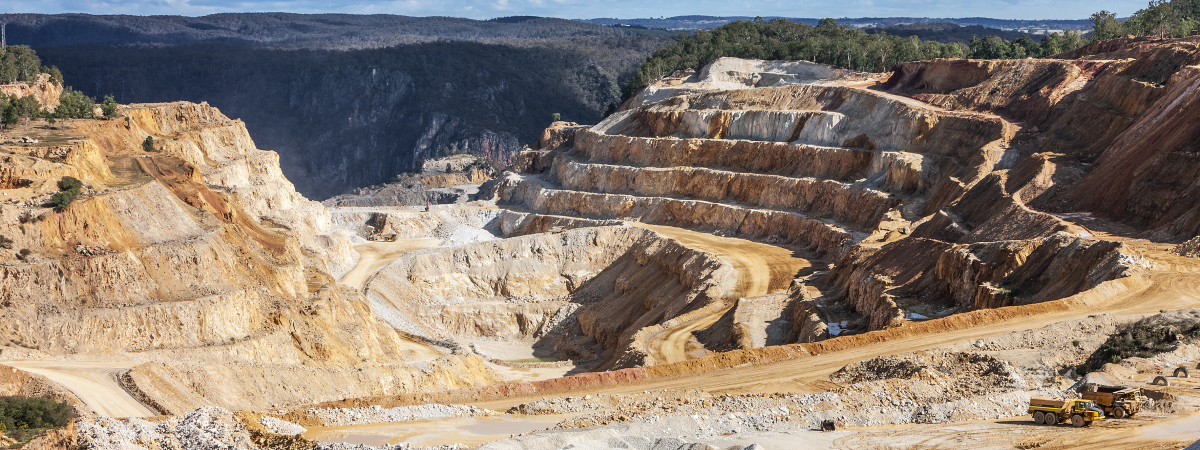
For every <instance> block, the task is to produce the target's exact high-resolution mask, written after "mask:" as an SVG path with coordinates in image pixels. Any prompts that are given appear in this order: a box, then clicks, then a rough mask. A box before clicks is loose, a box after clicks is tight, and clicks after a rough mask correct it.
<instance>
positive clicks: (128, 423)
mask: <svg viewBox="0 0 1200 450" xmlns="http://www.w3.org/2000/svg"><path fill="white" fill-rule="evenodd" d="M76 424H77V426H78V427H79V438H80V443H81V445H80V447H82V448H85V449H117V450H143V449H144V450H160V449H161V450H234V449H255V448H257V447H256V446H255V445H254V443H253V442H252V441H251V440H250V434H249V433H248V432H247V431H246V428H245V426H243V425H242V424H241V423H240V422H238V421H237V419H235V418H234V416H233V413H231V412H229V411H228V410H226V409H224V408H220V407H215V406H206V407H201V408H197V409H196V410H195V411H192V412H191V413H190V414H188V415H186V416H176V417H172V418H170V419H167V420H165V421H163V422H160V423H158V424H154V423H151V422H148V421H145V420H142V419H137V418H129V419H113V418H108V417H100V416H97V417H95V418H81V419H79V420H78V421H77V422H76Z"/></svg>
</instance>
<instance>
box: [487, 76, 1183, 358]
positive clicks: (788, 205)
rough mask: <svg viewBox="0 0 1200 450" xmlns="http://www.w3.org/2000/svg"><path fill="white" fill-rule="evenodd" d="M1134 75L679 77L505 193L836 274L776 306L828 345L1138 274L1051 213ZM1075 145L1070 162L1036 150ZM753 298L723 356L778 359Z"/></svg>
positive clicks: (717, 340)
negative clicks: (752, 248)
mask: <svg viewBox="0 0 1200 450" xmlns="http://www.w3.org/2000/svg"><path fill="white" fill-rule="evenodd" d="M1118 66H1119V67H1120V70H1125V71H1129V70H1133V69H1132V67H1134V66H1136V64H1132V63H1126V62H1122V63H1119V64H1118V63H1114V62H1112V61H1061V60H1029V61H1023V62H1022V61H1010V62H989V61H971V62H968V63H959V62H955V61H948V60H946V61H943V60H937V61H932V62H922V63H910V64H908V65H906V66H904V68H903V69H902V70H898V71H897V72H896V73H895V74H893V75H892V76H891V78H890V79H889V80H887V81H886V82H885V83H882V84H879V85H876V86H874V87H870V88H864V87H852V86H844V85H837V84H838V83H837V82H835V81H828V80H827V81H825V82H823V83H805V82H804V81H799V82H798V84H792V85H783V86H772V87H753V86H749V85H747V86H746V87H744V88H743V87H737V83H726V84H720V85H719V84H717V83H715V82H713V81H712V80H708V81H705V83H709V84H704V83H698V84H696V85H691V84H689V83H690V82H689V81H684V82H683V83H682V84H678V81H679V80H676V81H673V82H672V83H676V84H670V85H669V86H668V85H666V84H664V85H663V86H660V87H659V88H662V89H665V91H664V92H668V91H669V92H671V93H673V94H664V95H658V94H655V95H654V96H641V97H637V98H640V99H641V100H639V101H634V102H630V103H627V104H626V105H624V106H623V110H622V111H620V112H618V113H615V114H613V115H612V116H610V117H609V118H608V119H606V120H605V121H604V122H602V123H600V124H598V125H596V126H593V127H586V128H577V127H572V126H566V125H557V126H553V127H551V128H550V129H548V130H547V133H546V134H547V136H550V137H551V139H550V141H552V142H553V143H552V144H549V145H545V146H542V147H541V148H540V149H537V150H531V151H526V152H523V153H521V154H519V155H518V156H517V158H516V159H515V161H517V164H515V165H514V168H515V169H517V170H519V171H520V172H521V173H509V174H505V175H502V176H501V177H500V178H499V179H498V181H497V183H496V185H495V187H494V194H495V196H496V198H497V199H498V201H499V202H500V203H501V204H507V205H519V206H520V207H522V208H525V209H527V210H529V211H531V212H535V213H546V214H555V215H564V216H575V217H580V218H587V219H611V220H636V221H642V222H645V223H650V224H657V225H667V226H674V227H681V228H687V229H693V230H698V231H705V232H712V233H715V234H718V235H733V236H738V237H744V238H749V239H753V240H759V241H764V242H768V243H775V244H779V245H785V246H788V247H790V248H795V249H798V250H800V251H802V252H804V253H805V254H806V255H809V256H810V257H811V258H815V259H818V260H823V261H827V262H830V263H835V264H834V267H836V269H835V270H834V271H833V272H832V273H829V274H827V275H824V276H821V277H816V278H811V279H806V280H802V281H798V282H799V283H801V285H802V286H801V287H805V286H807V287H809V288H813V289H816V290H817V292H820V294H821V295H820V301H817V298H813V297H808V298H801V297H800V296H799V294H798V293H800V292H807V289H803V288H802V289H794V290H793V292H792V295H791V299H790V300H789V301H787V302H774V303H771V304H772V305H774V306H772V307H771V309H772V311H773V312H770V313H767V314H776V315H778V316H779V318H781V319H787V318H788V317H790V318H791V319H792V320H793V321H795V323H793V324H792V327H791V329H790V330H788V331H787V333H788V334H790V335H789V336H788V337H787V339H790V340H791V341H792V342H795V341H804V342H811V341H818V340H822V339H825V338H827V337H828V336H829V335H830V332H829V326H828V325H827V322H829V321H830V320H831V319H832V318H833V317H835V316H837V317H842V319H839V320H845V322H844V323H841V324H840V325H839V327H840V328H842V329H841V332H843V333H847V332H848V333H862V332H868V331H873V330H884V329H889V328H894V327H901V326H907V325H908V324H910V323H912V320H914V319H911V318H910V317H917V318H918V319H915V320H926V319H928V318H931V317H934V318H936V317H942V316H944V315H947V314H956V313H963V312H966V311H971V310H975V309H986V308H997V307H1003V306H1008V305H1021V304H1030V303H1039V302H1046V301H1050V300H1055V299H1061V298H1064V297H1068V296H1071V295H1074V294H1077V293H1080V292H1084V291H1086V290H1089V289H1092V288H1094V287H1095V286H1097V285H1099V284H1100V283H1103V282H1105V281H1107V280H1112V279H1115V278H1120V277H1123V276H1127V275H1129V274H1130V273H1131V272H1130V270H1131V269H1132V268H1133V267H1134V265H1135V264H1132V263H1131V261H1134V260H1136V258H1135V257H1134V256H1131V255H1127V254H1125V253H1123V252H1124V251H1125V250H1124V248H1123V247H1122V246H1121V245H1119V244H1116V243H1114V242H1105V241H1100V240H1096V239H1093V238H1091V235H1090V234H1089V233H1088V232H1087V231H1086V230H1085V229H1084V228H1083V227H1080V226H1078V225H1075V224H1073V223H1071V222H1069V221H1067V220H1064V219H1062V218H1059V217H1057V216H1055V215H1052V214H1049V213H1047V212H1044V211H1043V210H1040V209H1038V208H1040V207H1043V206H1044V205H1045V204H1046V203H1047V202H1048V201H1049V199H1053V198H1054V197H1055V196H1062V195H1066V194H1067V193H1068V189H1067V187H1069V186H1070V185H1071V183H1073V182H1075V181H1078V180H1080V179H1082V178H1083V177H1084V174H1085V173H1086V171H1087V170H1089V167H1088V166H1087V165H1086V164H1084V163H1083V162H1082V160H1080V159H1079V158H1080V157H1079V156H1078V155H1077V153H1078V152H1080V151H1082V150H1080V149H1084V148H1094V147H1095V145H1093V144H1095V143H1096V142H1101V141H1103V140H1104V139H1112V137H1108V138H1106V137H1104V136H1089V137H1088V139H1091V140H1092V141H1094V142H1092V143H1088V142H1084V140H1082V138H1081V137H1079V136H1074V135H1069V134H1067V132H1066V131H1065V129H1066V128H1067V127H1068V126H1069V121H1068V120H1067V119H1066V118H1065V117H1066V114H1068V113H1070V112H1072V111H1075V112H1081V111H1084V109H1086V107H1085V106H1084V103H1085V102H1082V101H1081V100H1080V99H1079V95H1082V94H1079V92H1082V91H1081V89H1082V90H1085V91H1086V90H1091V89H1096V90H1099V89H1102V88H1103V87H1104V86H1110V87H1111V86H1116V84H1114V83H1117V84H1119V83H1120V81H1119V80H1118V79H1116V78H1113V77H1112V76H1109V75H1105V74H1107V73H1109V72H1110V71H1114V70H1118V69H1117V67H1118ZM1030 70H1032V71H1033V72H1034V73H1036V74H1038V76H1031V75H1026V74H1023V73H1022V72H1021V71H1030ZM1185 72H1186V71H1185ZM750 78H753V77H750ZM750 78H747V79H750ZM800 78H804V77H800ZM798 79H799V78H798ZM783 84H787V83H783ZM989 90H990V91H997V90H999V91H1003V92H1006V93H1009V94H1011V95H1010V97H1005V98H1003V99H989V98H985V96H984V94H986V93H987V92H990V91H989ZM1104 95H1107V96H1104V97H1101V99H1100V101H1101V102H1118V101H1120V100H1119V99H1117V98H1115V97H1113V96H1112V95H1111V94H1104ZM1132 95H1133V97H1134V99H1128V101H1127V102H1126V103H1125V104H1122V105H1121V106H1120V107H1116V106H1114V108H1116V109H1118V110H1121V111H1125V112H1128V113H1131V114H1139V113H1140V112H1142V111H1148V109H1147V107H1145V106H1137V105H1136V104H1137V103H1139V102H1147V101H1150V102H1152V101H1154V100H1155V99H1156V98H1157V97H1156V94H1153V93H1152V92H1151V91H1147V90H1134V91H1133V94H1132ZM1003 102H1007V103H1003ZM1114 105H1115V103H1114ZM1026 121H1034V122H1037V123H1041V124H1043V125H1041V126H1044V127H1045V128H1043V129H1041V130H1038V129H1033V128H1032V127H1030V126H1029V125H1028V124H1018V122H1026ZM1114 123H1115V122H1114ZM1047 130H1048V131H1047ZM572 132H573V136H569V137H568V136H567V135H569V134H571V133H572ZM1072 136H1074V137H1072ZM1068 140H1069V141H1071V143H1070V146H1069V147H1067V152H1068V153H1067V154H1063V155H1056V154H1052V153H1049V152H1045V151H1037V150H1036V149H1037V148H1048V147H1050V146H1052V145H1058V144H1056V143H1060V144H1061V143H1062V142H1063V141H1068ZM1063 145H1066V144H1063ZM1039 146H1042V147H1039ZM1070 152H1076V154H1071V153H1070ZM1072 158H1074V159H1072ZM1031 205H1035V206H1031ZM751 303H753V302H748V303H745V305H746V308H743V309H746V313H745V314H740V315H739V313H738V312H737V311H738V309H737V306H736V305H741V304H742V302H741V301H738V302H736V303H730V305H731V306H730V308H732V309H730V312H728V313H727V314H726V316H727V317H726V318H725V319H722V320H723V321H726V319H728V320H727V321H729V322H730V323H729V324H724V322H720V323H718V324H716V325H713V327H710V328H709V329H708V330H706V331H704V333H707V334H706V335H709V336H710V337H712V339H708V340H704V342H705V343H706V345H710V346H713V345H717V346H720V345H732V346H733V347H743V346H745V345H751V346H761V345H766V344H765V342H766V340H765V339H763V338H762V336H759V335H758V333H760V332H764V331H763V330H760V329H759V328H761V324H759V325H755V326H754V327H748V326H747V323H748V322H747V321H751V320H753V321H760V322H761V320H759V319H761V317H758V315H759V313H757V312H756V313H754V314H751V313H750V310H751V309H754V308H751V307H750V305H751ZM777 303H778V304H777ZM781 305H782V306H781ZM835 310H837V311H844V310H848V311H849V312H850V316H848V317H846V316H845V315H844V313H842V312H836V311H835ZM751 316H754V318H751ZM662 323H667V322H660V323H659V324H658V325H655V326H656V327H661V326H663V325H662ZM764 323H766V322H764ZM718 329H723V330H724V331H719V330H718ZM718 334H725V335H728V337H727V338H724V337H719V336H717V335H718ZM760 341H761V342H762V343H758V342H760ZM722 342H727V343H728V344H722ZM712 349H713V348H710V350H712Z"/></svg>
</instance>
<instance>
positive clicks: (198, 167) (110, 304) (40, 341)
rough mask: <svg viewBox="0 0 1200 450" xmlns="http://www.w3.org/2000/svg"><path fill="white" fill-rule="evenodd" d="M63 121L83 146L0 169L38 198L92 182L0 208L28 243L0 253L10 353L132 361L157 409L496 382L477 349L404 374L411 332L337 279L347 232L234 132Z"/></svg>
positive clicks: (149, 109) (193, 113)
mask: <svg viewBox="0 0 1200 450" xmlns="http://www.w3.org/2000/svg"><path fill="white" fill-rule="evenodd" d="M69 126H70V127H73V128H71V129H70V130H68V131H65V132H66V133H68V134H69V135H70V136H72V139H74V140H73V141H71V142H69V143H68V144H66V145H57V144H56V145H54V146H52V147H47V148H39V147H38V146H37V145H34V146H30V147H21V148H22V149H28V150H25V151H23V152H19V153H18V154H16V155H13V156H11V157H10V158H8V159H6V160H5V161H4V162H3V164H2V166H3V167H4V170H0V173H4V174H7V176H8V179H9V180H25V181H21V182H12V183H9V184H10V186H9V187H8V189H10V191H8V192H12V193H14V194H20V195H31V196H34V197H35V198H36V196H38V195H41V196H43V198H44V197H45V196H48V194H50V193H53V192H57V190H58V188H57V186H56V183H57V182H58V181H59V178H60V177H62V176H75V177H76V178H79V179H80V180H82V181H83V182H84V187H83V189H82V195H80V196H79V197H78V198H77V199H76V200H75V201H74V202H73V203H72V204H71V205H70V206H69V207H67V208H65V210H64V211H61V212H58V211H54V210H52V209H48V208H44V207H38V206H31V205H36V204H39V203H38V202H36V201H35V202H29V203H26V204H17V205H13V206H7V205H6V206H5V207H4V208H3V209H2V210H0V216H2V217H3V219H4V220H3V221H0V234H3V235H4V236H6V237H8V238H10V239H12V241H13V242H12V246H13V247H14V248H16V249H27V250H28V252H27V253H26V254H18V253H17V252H16V251H15V250H14V251H13V252H7V251H6V252H3V253H2V254H0V272H2V273H3V280H4V281H2V282H0V298H2V299H4V301H3V309H4V311H3V314H0V332H2V333H4V335H3V336H4V338H3V339H4V342H5V343H6V344H7V345H8V346H10V347H14V348H15V347H21V348H22V349H21V350H20V352H24V353H28V354H32V355H38V357H45V358H55V357H73V358H83V359H87V358H92V357H96V358H102V359H103V358H107V357H109V356H106V355H119V357H120V358H122V359H124V360H132V361H135V362H136V363H137V366H136V367H134V368H133V369H132V370H131V371H130V372H128V373H126V374H124V375H123V377H122V380H123V382H125V383H126V386H127V389H128V390H129V391H131V392H139V393H140V394H139V395H141V396H142V400H143V401H144V402H145V403H147V404H149V405H151V406H153V407H155V408H157V409H159V410H160V412H184V411H190V410H191V409H192V408H195V407H196V406H198V405H218V406H225V407H231V408H252V409H264V408H269V407H272V406H279V405H285V404H292V403H311V402H317V401H326V400H331V399H336V398H344V397H346V396H355V395H380V394H384V393H388V394H394V393H399V392H410V391H411V392H415V391H419V390H422V389H425V388H432V389H444V388H452V387H456V386H457V387H465V386H471V385H474V384H476V383H489V382H492V381H494V380H495V379H494V374H492V373H491V372H489V371H487V370H486V369H485V368H483V367H482V365H481V363H482V362H481V360H479V359H478V358H477V357H474V356H455V357H452V358H448V359H442V360H437V361H433V362H428V363H422V364H408V359H409V358H410V356H409V355H408V354H407V353H406V352H405V351H404V348H406V347H405V344H406V342H405V338H404V336H403V335H402V334H400V333H398V332H397V331H396V330H395V329H393V328H392V327H391V326H389V325H388V324H387V323H386V322H383V321H382V320H380V319H379V318H378V317H377V316H375V315H374V314H373V313H372V311H371V308H370V305H369V303H368V301H367V300H366V299H365V298H364V297H363V296H362V295H361V293H359V292H357V291H355V290H353V289H349V288H345V287H339V286H338V285H337V283H336V281H335V276H337V275H338V274H339V273H342V272H344V271H345V270H348V268H349V267H352V266H353V264H354V253H353V251H352V250H351V248H350V245H351V239H350V236H349V235H348V234H346V233H344V232H338V231H331V229H330V225H331V219H330V215H329V213H328V212H327V211H326V210H325V208H323V207H322V206H321V205H320V204H318V203H316V202H312V201H309V200H307V199H305V198H304V197H303V196H300V195H299V194H298V193H296V191H295V189H293V187H292V185H291V183H289V182H288V181H287V179H285V178H284V177H283V175H282V172H280V170H279V166H278V156H277V155H276V154H275V153H274V152H270V151H265V150H259V149H256V148H255V146H254V143H253V141H252V140H251V139H250V137H249V136H248V135H247V134H246V131H245V127H244V126H243V125H242V123H241V122H239V121H236V120H230V119H228V118H227V117H225V116H224V115H222V114H221V113H220V112H219V111H217V110H216V109H214V108H211V107H209V106H208V105H205V104H191V103H182V102H180V103H170V104H156V105H132V106H125V107H121V109H120V112H119V115H118V117H117V118H115V119H111V120H105V121H74V122H72V123H71V124H69ZM147 136H152V137H153V138H154V142H155V143H156V151H154V152H144V151H143V150H142V145H141V144H142V142H143V141H144V140H145V138H146V137H147ZM18 256H19V257H18ZM347 266H349V267H347ZM360 373H363V374H364V375H359V374H360Z"/></svg>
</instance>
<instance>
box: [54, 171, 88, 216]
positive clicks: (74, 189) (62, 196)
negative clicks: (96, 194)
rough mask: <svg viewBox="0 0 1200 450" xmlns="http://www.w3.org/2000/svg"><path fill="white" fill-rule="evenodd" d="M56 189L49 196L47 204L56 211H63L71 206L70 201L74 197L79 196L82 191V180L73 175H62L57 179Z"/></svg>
mask: <svg viewBox="0 0 1200 450" xmlns="http://www.w3.org/2000/svg"><path fill="white" fill-rule="evenodd" d="M58 190H59V191H58V192H55V193H54V195H52V196H50V204H49V206H51V207H53V208H54V210H55V211H57V212H63V211H66V210H67V207H69V206H71V202H73V201H75V198H76V197H79V194H80V193H81V192H82V191H83V182H81V181H79V180H78V179H76V178H74V177H62V179H60V180H58Z"/></svg>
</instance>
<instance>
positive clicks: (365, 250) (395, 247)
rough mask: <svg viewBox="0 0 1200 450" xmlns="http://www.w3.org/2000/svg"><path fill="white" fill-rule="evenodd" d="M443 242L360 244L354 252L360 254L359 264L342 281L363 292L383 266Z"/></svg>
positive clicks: (343, 276)
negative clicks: (404, 255) (368, 282)
mask: <svg viewBox="0 0 1200 450" xmlns="http://www.w3.org/2000/svg"><path fill="white" fill-rule="evenodd" d="M440 243H441V241H439V240H437V239H433V238H422V239H400V240H397V241H396V242H368V243H366V244H358V245H355V246H354V251H356V252H358V255H359V259H358V264H356V265H355V266H354V268H353V269H351V270H350V271H349V272H346V274H345V275H342V279H341V280H340V281H341V282H342V284H348V285H351V286H354V287H356V288H358V290H360V291H361V290H362V289H363V287H364V286H366V284H367V280H369V279H371V275H374V274H375V272H378V271H379V269H382V268H383V266H386V265H388V263H390V262H392V261H395V260H396V258H399V257H400V255H403V254H405V253H408V252H414V251H417V250H424V249H427V248H434V247H437V246H438V245H439V244H440Z"/></svg>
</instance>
